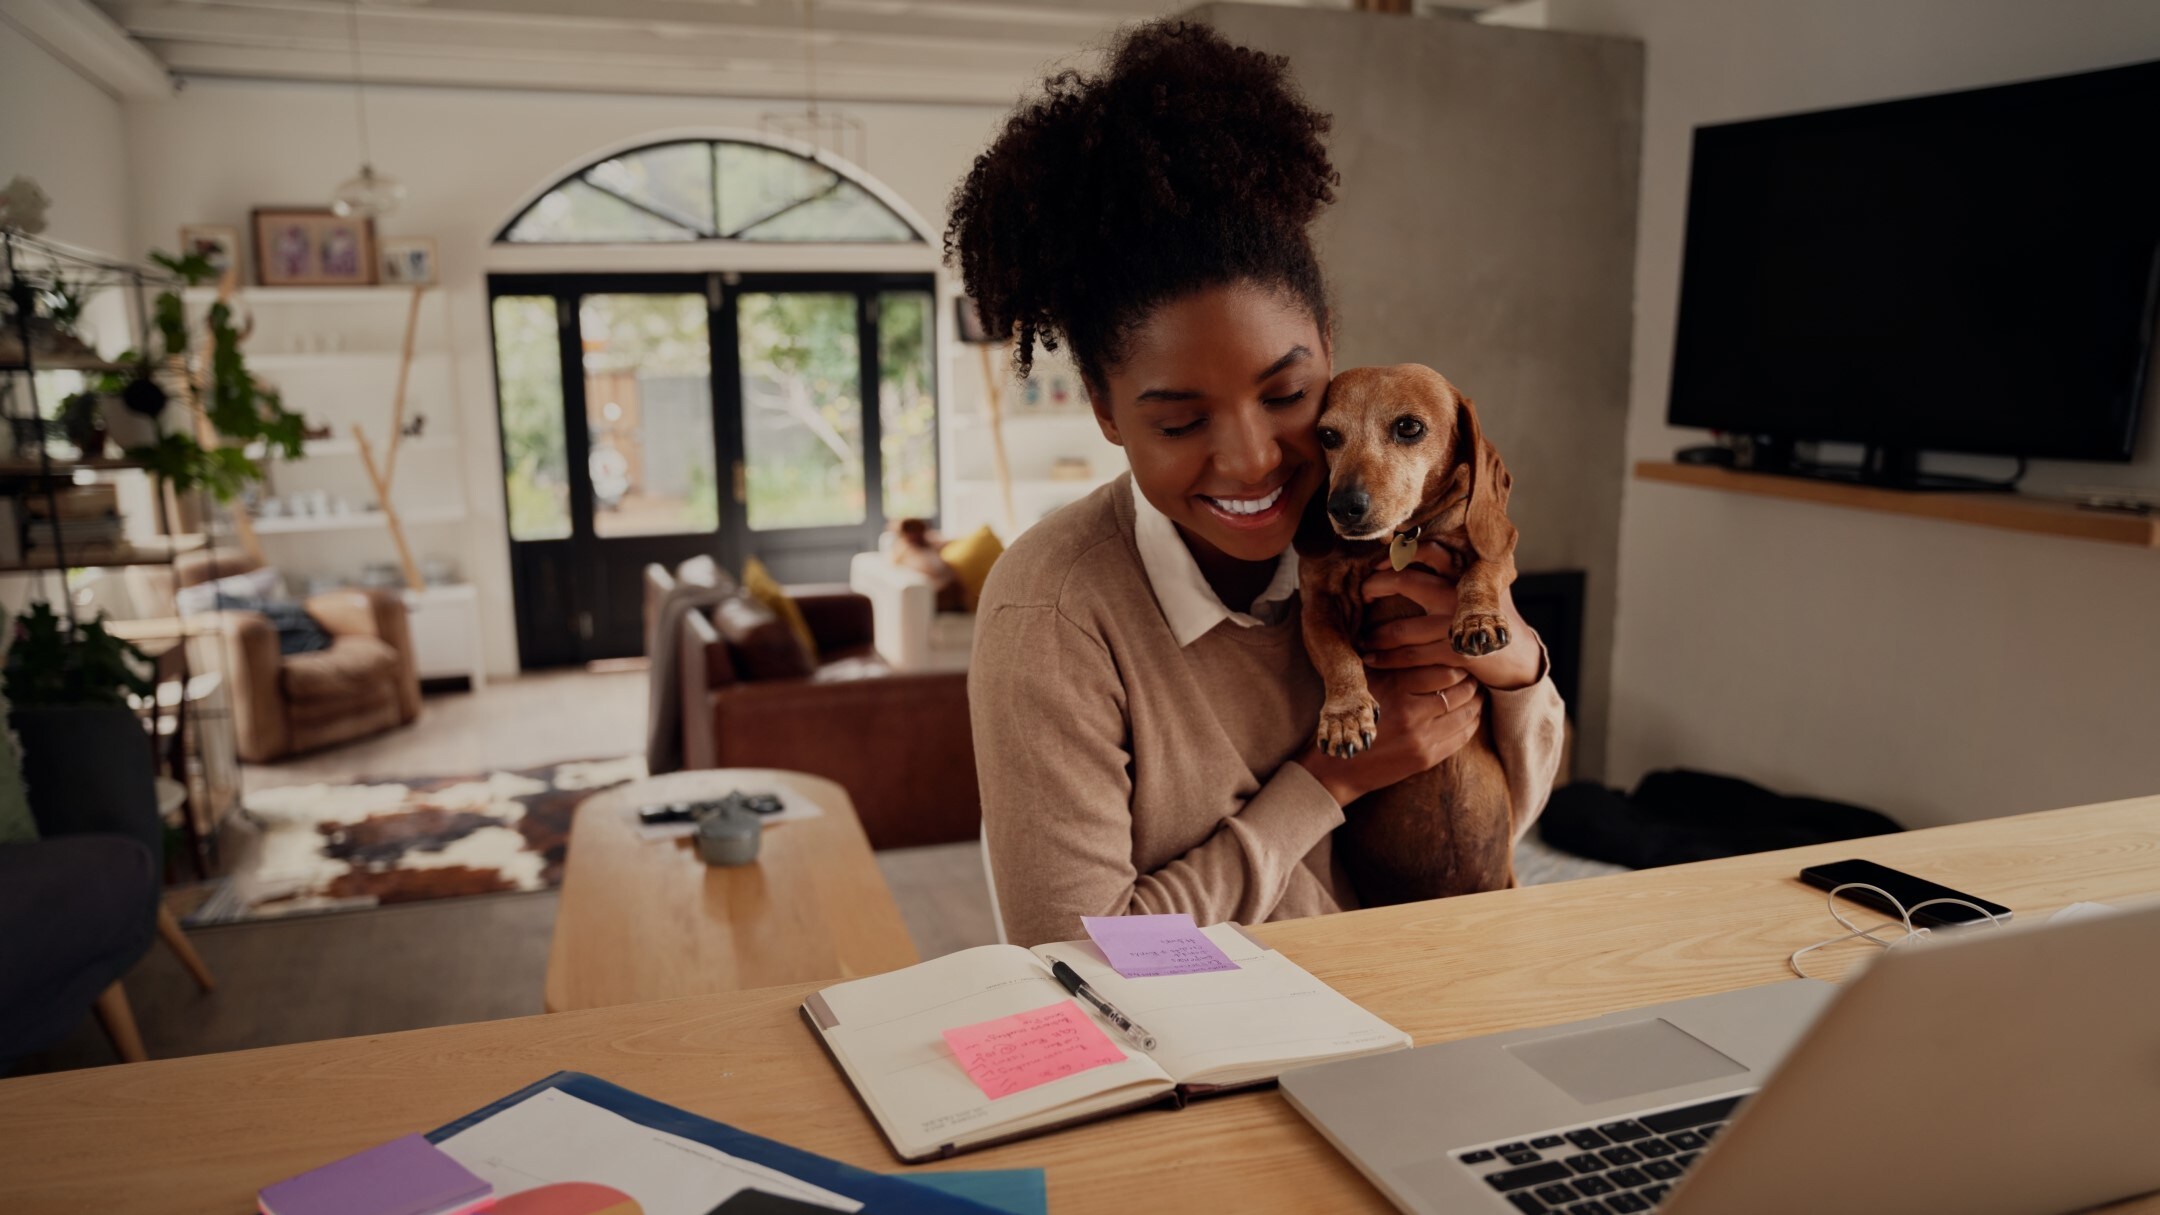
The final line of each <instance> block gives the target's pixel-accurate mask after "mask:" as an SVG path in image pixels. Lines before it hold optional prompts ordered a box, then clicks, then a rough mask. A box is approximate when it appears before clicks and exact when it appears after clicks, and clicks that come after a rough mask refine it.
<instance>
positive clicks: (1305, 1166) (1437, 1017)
mask: <svg viewBox="0 0 2160 1215" xmlns="http://www.w3.org/2000/svg"><path fill="white" fill-rule="evenodd" d="M1855 855H1861V856H1867V857H1870V858H1873V859H1876V860H1880V861H1882V862H1883V863H1885V864H1889V865H1894V866H1897V867H1899V868H1904V869H1909V870H1912V871H1914V872H1916V873H1918V874H1920V875H1922V876H1924V877H1929V878H1934V879H1936V880H1939V881H1942V882H1945V883H1947V884H1949V885H1952V886H1956V887H1959V888H1961V889H1966V890H1971V891H1974V892H1976V893H1979V894H1985V895H1989V896H1991V897H1994V898H1996V899H1999V900H2001V901H2002V902H2004V903H2007V904H2009V905H2010V906H2011V907H2012V909H2014V910H2015V911H2016V912H2017V914H2018V915H2019V917H2020V918H2026V919H2036V918H2039V917H2041V916H2045V915H2047V914H2049V913H2051V912H2053V911H2054V910H2055V909H2057V908H2059V907H2061V906H2063V905H2065V904H2068V903H2072V902H2076V901H2079V900H2086V899H2090V900H2096V901H2101V902H2112V901H2123V902H2127V901H2134V900H2138V899H2141V898H2151V897H2154V896H2160V797H2149V798H2142V799H2138V800H2135V801H2126V802H2115V803H2111V804H2108V805H2102V806H2088V807H2083V808H2079V809H2072V810H2060V811H2055V812H2052V813H2048V814H2037V815H2025V816H2021V817H2018V818H2009V819H1998V820H1995V821H1992V822H1985V823H1971V824H1964V825H1960V826H1955V827H1941V828H1936V829H1934V830H1929V831H1916V832H1912V833H1909V834H1905V835H1899V836H1886V837H1882V838H1878V839H1870V840H1865V841H1859V842H1855V843H1842V844H1830V845H1826V846H1822V847H1814V848H1804V849H1795V850H1793V851H1790V852H1783V853H1766V854H1762V855H1758V856H1751V857H1736V858H1732V859H1729V860H1721V861H1710V862H1705V863H1703V864H1697V865H1683V866H1678V867H1674V868H1669V869H1658V870H1649V871H1644V872H1641V873H1627V874H1621V875H1618V876H1615V877H1608V878H1593V879H1588V880H1585V881H1580V882H1570V883H1566V884H1563V885H1558V886H1537V887H1531V888H1529V889H1524V890H1508V891H1499V892H1495V893H1492V894H1480V895H1470V896H1467V897H1464V898H1457V899H1448V900H1443V901H1440V902H1435V903H1422V904H1414V905H1411V906H1406V907H1390V908H1380V909H1376V910H1371V911H1360V912H1352V913H1349V914H1345V915H1336V916H1326V917H1321V918H1318V919H1311V920H1300V921H1292V922H1289V923H1282V924H1270V925H1266V926H1264V927H1262V928H1260V929H1259V930H1257V935H1258V936H1260V937H1261V938H1262V939H1263V940H1265V941H1267V942H1268V943H1270V944H1271V945H1273V946H1275V947H1277V948H1279V949H1281V950H1282V951H1283V952H1284V953H1286V954H1288V955H1289V956H1290V957H1292V958H1294V959H1296V960H1297V962H1298V963H1299V965H1302V966H1304V967H1305V968H1307V969H1308V970H1311V971H1312V972H1313V973H1314V974H1316V975H1318V976H1320V977H1321V978H1322V979H1324V980H1326V981H1327V982H1329V983H1332V984H1333V985H1335V987H1337V988H1338V989H1340V990H1341V991H1342V992H1343V993H1344V994H1345V995H1348V996H1349V997H1351V998H1352V999H1354V1000H1356V1001H1358V1002H1359V1003H1360V1004H1363V1005H1364V1006H1365V1007H1367V1008H1369V1009H1371V1010H1372V1011H1373V1012H1375V1013H1378V1014H1379V1015H1380V1016H1382V1017H1385V1018H1386V1019H1387V1020H1389V1021H1391V1022H1393V1023H1395V1024H1396V1025H1399V1026H1401V1027H1403V1028H1404V1029H1406V1030H1409V1031H1410V1032H1411V1033H1412V1034H1413V1035H1415V1037H1416V1038H1417V1040H1418V1042H1420V1043H1428V1042H1437V1041H1443V1040H1447V1039H1451V1038H1459V1037H1466V1036H1469V1035H1472V1034H1480V1033H1490V1032H1493V1031H1497V1030H1503V1029H1512V1028H1517V1027H1521V1026H1533V1025H1547V1024H1552V1023H1555V1022H1560V1021H1567V1020H1572V1019H1576V1018H1580V1017H1587V1016H1592V1015H1595V1014H1598V1013H1604V1012H1611V1011H1614V1010H1616V1009H1622V1008H1629V1007H1634V1006H1638V1005H1642V1004H1646V1003H1651V1002H1655V1001H1659V1000H1671V999H1677V998H1680V997H1683V996H1693V995H1701V994H1704V993H1707V992H1713V991H1720V990H1726V989H1730V988H1736V987H1746V986H1751V985H1754V984H1759V983H1772V982H1777V981H1779V980H1782V979H1785V978H1788V977H1790V976H1789V974H1788V972H1787V971H1786V969H1785V956H1786V954H1788V953H1790V952H1791V951H1792V950H1793V949H1795V948H1798V947H1799V946H1801V945H1805V944H1808V943H1810V942H1813V941H1817V940H1821V939H1822V938H1823V937H1825V936H1827V935H1830V921H1829V916H1828V915H1827V914H1826V913H1825V911H1824V908H1823V896H1822V893H1821V892H1820V891H1816V890H1811V889H1809V888H1807V887H1805V886H1802V885H1800V884H1799V883H1798V882H1796V881H1794V880H1793V875H1794V874H1795V873H1797V872H1798V871H1799V869H1800V867H1801V866H1802V865H1803V864H1810V863H1814V862H1819V861H1831V860H1842V859H1845V858H1847V857H1850V856H1855ZM1825 954H1833V955H1835V956H1829V957H1825V956H1824V955H1825ZM1859 956H1861V955H1860V951H1859V950H1850V951H1848V952H1839V951H1835V950H1824V951H1822V952H1820V953H1817V954H1815V955H1812V956H1811V957H1810V960H1809V962H1810V967H1811V969H1812V968H1813V967H1815V966H1817V965H1819V966H1820V967H1821V969H1820V971H1819V972H1818V973H1821V974H1824V975H1828V976H1833V977H1834V976H1835V974H1836V973H1837V971H1838V968H1839V967H1841V966H1844V965H1847V964H1848V963H1849V962H1851V961H1852V960H1854V959H1856V958H1858V957H1859ZM1817 959H1820V961H1819V963H1818V962H1817ZM816 986H817V985H815V984H801V985H797V986H793V987H786V988H774V989H770V990H763V991H749V992H737V993H734V994H730V995H719V996H699V997H692V998H687V999H681V1000H672V1001H667V1002H665V1003H658V1004H639V1005H629V1006H624V1007H618V1008H606V1009H597V1010H593V1011H589V1012H576V1013H556V1014H552V1015H548V1016H540V1017H527V1018H521V1019H517V1020H511V1021H498V1022H493V1023H488V1024H480V1025H458V1026H449V1027H445V1028H441V1029H429V1030H416V1031H413V1032H411V1033H401V1034H387V1035H383V1036H381V1037H376V1038H362V1039H349V1040H345V1041H338V1042H319V1043H308V1044H304V1045H297V1046H280V1047H272V1048H269V1049H265V1050H256V1051H244V1052H238V1053H235V1054H229V1055H209V1056H201V1057H197V1058H191V1059H170V1060H157V1061H153V1062H150V1063H137V1064H132V1065H129V1066H125V1067H107V1068H100V1069H96V1070H92V1071H84V1072H71V1073H63V1074H59V1075H50V1076H29V1077H24V1078H21V1079H16V1080H8V1081H0V1179H4V1184H0V1189H4V1190H5V1191H6V1192H7V1193H8V1195H9V1197H10V1199H11V1201H10V1202H9V1203H8V1204H7V1205H8V1210H9V1212H10V1215H16V1213H26V1215H44V1213H46V1212H54V1213H57V1212H63V1211H64V1212H81V1211H97V1212H99V1213H100V1215H129V1213H132V1212H151V1211H156V1212H163V1213H185V1212H205V1213H216V1215H235V1213H237V1212H241V1211H245V1210H247V1209H248V1206H249V1203H250V1201H251V1199H252V1196H253V1194H254V1192H255V1190H256V1189H257V1188H258V1187H259V1186H262V1185H263V1184H265V1183H267V1182H271V1181H275V1180H278V1179H280V1178H283V1177H286V1176H289V1175H291V1174H293V1173H296V1172H299V1171H301V1170H303V1169H307V1168H312V1167H314V1166H316V1165H319V1164H323V1163H326V1162H328V1161H330V1160H334V1159H336V1158H338V1157H340V1156H343V1155H346V1154H348V1153H351V1152H355V1151H359V1150H361V1149H363V1148H366V1147H370V1146H373V1145H374V1144H378V1143H381V1142H383V1141H385V1140H388V1139H390V1138H393V1137H395V1136H397V1135H400V1134H405V1133H407V1132H411V1131H415V1130H428V1129H432V1128H433V1127H435V1126H438V1125H440V1124H442V1123H444V1122H447V1121H449V1120H451V1119H452V1118H455V1117H457V1116H458V1115H460V1114H463V1113H465V1112H467V1111H469V1110H472V1109H475V1108H478V1107H479V1106H481V1105H484V1104H486V1103H487V1102H489V1101H492V1100H494V1099H495V1098H497V1097H500V1096H502V1095H503V1094H505V1093H509V1092H512V1091H514V1090H515V1089H517V1088H518V1087H520V1086H521V1085H524V1084H527V1083H530V1082H531V1081H533V1080H536V1079H539V1078H540V1077H542V1076H545V1075H547V1074H549V1073H550V1072H553V1071H555V1070H556V1069H558V1068H574V1069H578V1070H582V1071H587V1072H591V1073H593V1074H595V1075H598V1076H602V1077H604V1078H606V1079H609V1080H612V1081H614V1082H615V1083H617V1084H622V1085H625V1086H627V1087H629V1088H632V1089H635V1090H637V1091H638V1092H641V1093H645V1094H647V1095H649V1096H652V1097H656V1098H658V1099H660V1100H662V1101H668V1102H672V1103H674V1104H677V1105H680V1106H683V1107H684V1108H686V1109H690V1110H693V1111H696V1112H697V1113H700V1114H704V1115H707V1116H709V1117H713V1118H718V1119H720V1120H722V1121H725V1122H729V1123H733V1124H734V1125H737V1126H740V1127H743V1128H745V1129H748V1130H751V1131H754V1132H757V1133H758V1134H761V1135H768V1136H771V1137H773V1138H776V1139H780V1140H784V1141H786V1142H788V1143H791V1144H794V1145H795V1146H797V1147H801V1148H807V1149H809V1150H811V1151H814V1152H822V1153H824V1154H826V1155H828V1156H833V1157H837V1158H839V1159H841V1160H846V1161H849V1162H851V1163H854V1164H858V1165H862V1166H865V1167H868V1168H872V1169H877V1170H880V1171H886V1172H897V1171H902V1166H900V1165H899V1164H897V1163H896V1162H895V1161H894V1159H893V1157H892V1155H891V1154H890V1151H889V1150H888V1149H887V1147H886V1145H885V1141H884V1140H883V1139H882V1138H881V1137H880V1136H879V1135H878V1133H877V1129H876V1127H875V1126H873V1125H872V1124H871V1122H870V1120H869V1119H868V1117H866V1116H865V1115H864V1114H863V1112H862V1110H861V1109H860V1108H859V1107H858V1106H857V1105H856V1103H855V1098H854V1097H853V1095H852V1094H851V1093H850V1092H849V1091H848V1088H847V1086H846V1085H845V1084H844V1083H843V1082H842V1081H841V1079H840V1077H839V1075H838V1073H836V1072H835V1071H834V1069H833V1067H832V1064H831V1063H830V1062H829V1061H828V1060H827V1059H826V1058H825V1055H824V1052H823V1051H822V1050H821V1049H820V1048H819V1047H818V1045H817V1043H816V1042H815V1041H814V1040H813V1039H812V1037H811V1035H810V1031H809V1030H808V1029H807V1028H805V1027H804V1025H803V1024H802V1022H801V1020H800V1019H799V1018H798V1016H797V1015H796V1006H797V1004H798V1003H799V1002H800V1001H801V1000H802V998H803V997H804V996H805V995H807V994H808V993H809V992H810V991H812V990H815V987H816ZM1028 1166H1042V1167H1045V1168H1047V1169H1048V1170H1049V1181H1050V1201H1051V1208H1052V1209H1053V1210H1055V1211H1057V1212H1058V1215H1076V1213H1078V1212H1087V1211H1106V1212H1119V1213H1124V1212H1132V1211H1186V1210H1199V1211H1217V1210H1237V1211H1285V1212H1292V1211H1294V1212H1310V1211H1330V1212H1333V1211H1385V1210H1387V1209H1388V1208H1387V1206H1386V1204H1385V1202H1384V1200H1383V1199H1382V1198H1381V1197H1380V1195H1379V1193H1378V1192H1377V1191H1375V1190H1373V1189H1372V1188H1371V1187H1370V1186H1369V1185H1367V1184H1366V1183H1365V1181H1364V1179H1363V1178H1361V1177H1360V1176H1359V1175H1358V1174H1357V1172H1356V1171H1355V1170H1354V1169H1352V1168H1351V1167H1350V1165H1349V1164H1348V1163H1346V1162H1345V1161H1344V1160H1343V1159H1342V1158H1341V1157H1340V1156H1338V1155H1337V1154H1336V1153H1335V1151H1334V1150H1333V1149H1332V1148H1330V1147H1328V1145H1327V1144H1326V1143H1325V1142H1324V1141H1323V1140H1322V1139H1321V1138H1320V1136H1319V1135H1318V1134H1317V1133H1315V1132H1314V1131H1313V1130H1312V1129H1311V1128H1310V1127H1308V1126H1307V1125H1306V1123H1305V1122H1304V1120H1303V1119H1301V1118H1300V1117H1298V1115H1297V1114H1296V1113H1295V1112H1293V1111H1292V1110H1291V1109H1290V1107H1289V1105H1288V1104H1286V1103H1285V1102H1284V1101H1283V1099H1282V1097H1281V1095H1280V1094H1278V1093H1275V1092H1272V1091H1266V1092H1254V1093H1243V1094H1238V1095H1235V1096H1229V1097H1223V1098H1219V1099H1216V1100H1212V1101H1203V1102H1199V1103H1197V1104H1195V1105H1193V1106H1191V1107H1189V1108H1187V1109H1184V1110H1181V1111H1174V1112H1173V1111H1148V1112H1143V1113H1139V1114H1131V1115H1127V1116H1125V1117H1122V1118H1117V1119H1113V1120H1110V1121H1107V1122H1101V1123H1096V1124H1093V1125H1090V1126H1085V1127H1080V1128H1076V1129H1073V1130H1069V1131H1064V1132H1061V1133H1059V1134H1055V1135H1050V1136H1046V1137H1044V1138H1040V1139H1033V1140H1028V1141H1025V1142H1022V1143H1016V1144H1011V1145H1008V1146H1005V1147H1001V1148H995V1149H992V1150H989V1151H984V1152H977V1153H973V1154H970V1155H965V1156H961V1157H959V1158H958V1159H956V1160H952V1161H947V1162H942V1163H940V1164H937V1165H930V1166H926V1167H929V1168H962V1169H967V1168H986V1169H994V1168H1019V1167H1028ZM2117 1209H2118V1210H2120V1211H2139V1212H2146V1213H2152V1212H2160V1199H2153V1198H2148V1199H2143V1200H2139V1201H2137V1202H2133V1203H2127V1204H2121V1205H2120V1206H2119V1207H2118V1208H2117Z"/></svg>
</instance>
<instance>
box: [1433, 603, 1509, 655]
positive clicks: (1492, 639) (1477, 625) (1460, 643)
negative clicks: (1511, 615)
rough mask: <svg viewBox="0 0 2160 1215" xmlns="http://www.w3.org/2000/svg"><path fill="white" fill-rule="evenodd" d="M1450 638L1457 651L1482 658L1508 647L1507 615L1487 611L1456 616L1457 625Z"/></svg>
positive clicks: (1450, 633)
mask: <svg viewBox="0 0 2160 1215" xmlns="http://www.w3.org/2000/svg"><path fill="white" fill-rule="evenodd" d="M1448 640H1449V641H1451V642H1453V643H1454V646H1455V652H1456V653H1458V654H1462V655H1464V656H1466V657H1470V658H1482V657H1484V656H1485V655H1487V654H1491V653H1495V652H1497V651H1499V650H1504V649H1506V648H1507V643H1508V628H1507V617H1505V616H1496V615H1492V614H1489V613H1485V612H1464V613H1462V614H1460V615H1458V616H1456V617H1455V627H1454V628H1453V629H1452V630H1451V631H1450V632H1449V634H1448Z"/></svg>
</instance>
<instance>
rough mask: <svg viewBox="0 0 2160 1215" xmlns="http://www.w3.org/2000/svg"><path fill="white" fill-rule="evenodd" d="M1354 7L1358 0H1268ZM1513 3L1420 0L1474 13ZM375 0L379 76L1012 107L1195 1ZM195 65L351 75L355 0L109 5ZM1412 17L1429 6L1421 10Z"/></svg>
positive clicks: (282, 74) (1435, 10)
mask: <svg viewBox="0 0 2160 1215" xmlns="http://www.w3.org/2000/svg"><path fill="white" fill-rule="evenodd" d="M1269 2H1274V3H1289V4H1296V5H1301V6H1311V7H1323V8H1348V7H1350V3H1351V0H1269ZM1497 2H1498V0H1422V6H1423V8H1424V9H1426V10H1429V11H1430V12H1431V13H1432V14H1436V15H1459V14H1463V13H1464V12H1465V11H1466V10H1475V9H1480V8H1485V7H1490V6H1491V5H1492V4H1494V3H1497ZM813 3H814V8H813V9H812V10H811V11H810V13H809V14H808V15H809V18H810V24H809V26H808V28H807V32H806V23H805V10H804V7H803V4H802V3H801V0H360V2H359V7H358V12H359V26H360V48H361V54H362V61H361V67H362V72H363V74H364V75H365V76H366V78H367V79H368V80H369V81H370V82H396V83H406V84H428V85H452V86H461V87H481V88H544V89H573V90H592V91H602V92H653V93H687V94H700V95H716V96H737V97H743V96H749V97H791V98H801V97H802V96H803V95H804V93H805V91H806V84H805V81H806V73H805V55H804V51H805V45H806V42H807V44H808V46H809V48H810V49H811V50H812V51H813V52H814V54H815V59H816V79H817V92H818V94H819V96H820V97H822V98H827V99H833V100H852V101H862V100H905V101H942V102H987V103H991V104H997V105H1005V104H1009V103H1010V102H1011V101H1012V100H1013V98H1014V97H1016V96H1017V95H1018V94H1019V93H1020V92H1021V91H1022V90H1023V89H1024V88H1025V87H1026V86H1027V85H1028V83H1029V82H1031V81H1033V80H1035V79H1037V78H1039V77H1040V76H1041V74H1042V71H1043V68H1044V66H1045V65H1046V64H1049V63H1051V62H1052V61H1055V60H1059V59H1064V58H1066V57H1069V56H1072V55H1073V54H1074V53H1075V52H1078V51H1081V50H1082V49H1083V48H1085V47H1088V46H1090V45H1092V44H1096V43H1099V42H1100V41H1101V40H1102V39H1103V38H1104V36H1105V35H1106V34H1108V32H1109V31H1110V30H1112V29H1114V28H1115V27H1116V26H1118V25H1120V24H1122V23H1124V22H1127V21H1132V20H1135V19H1139V18H1145V17H1153V16H1161V15H1164V14H1168V13H1173V12H1177V11H1180V10H1182V9H1184V8H1187V7H1189V6H1190V0H813ZM96 4H97V7H98V8H100V9H102V10H104V12H105V13H106V14H107V15H109V16H110V17H111V18H112V19H113V21H115V22H117V23H118V24H119V25H120V27H121V28H122V29H124V30H125V31H126V32H127V33H128V34H129V35H130V36H132V37H133V38H134V39H136V40H137V41H139V42H140V43H141V44H142V45H144V46H145V47H147V48H148V49H149V50H150V52H151V53H152V54H154V55H155V56H156V57H157V58H158V59H159V60H160V61H161V62H163V63H164V64H165V66H166V67H167V68H169V69H170V70H172V71H173V72H175V73H177V74H179V75H181V76H235V77H253V78H269V79H280V80H333V81H348V80H350V79H351V78H352V74H353V69H352V49H351V40H350V37H349V34H348V31H349V29H350V25H349V21H350V15H351V12H352V6H351V5H350V4H348V3H347V2H346V0H96ZM1413 19H1414V18H1413Z"/></svg>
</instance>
